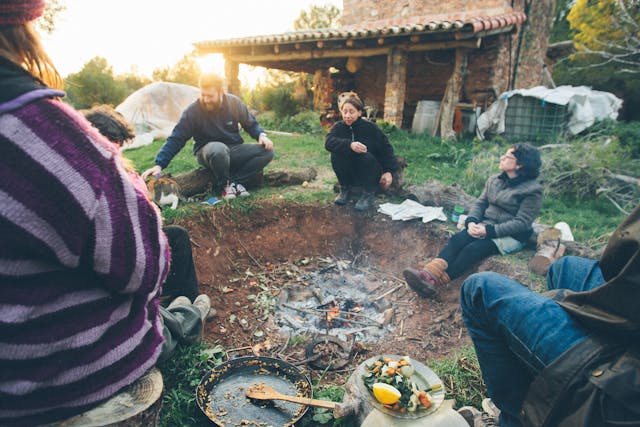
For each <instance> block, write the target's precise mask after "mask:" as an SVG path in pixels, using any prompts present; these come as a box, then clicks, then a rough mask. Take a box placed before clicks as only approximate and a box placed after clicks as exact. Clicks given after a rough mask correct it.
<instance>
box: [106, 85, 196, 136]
mask: <svg viewBox="0 0 640 427" xmlns="http://www.w3.org/2000/svg"><path fill="white" fill-rule="evenodd" d="M199 94H200V89H198V88H196V87H193V86H189V85H183V84H179V83H168V82H155V83H151V84H149V85H147V86H145V87H143V88H141V89H138V90H137V91H135V92H134V93H132V94H131V95H129V97H128V98H127V99H125V100H124V101H123V102H122V104H120V105H118V106H117V107H116V111H118V112H119V113H120V114H122V115H123V116H124V117H125V118H126V119H127V120H128V121H129V122H130V123H131V124H132V125H133V126H134V128H135V130H136V138H135V139H134V141H133V142H132V143H131V144H127V145H125V146H124V147H123V149H130V148H136V147H140V146H142V145H148V144H151V143H152V142H153V140H154V139H159V138H166V137H167V136H169V135H170V134H171V131H172V130H173V127H174V126H175V125H176V123H177V122H178V120H179V119H180V116H181V115H182V112H183V111H184V110H185V109H186V108H187V106H189V104H191V103H192V102H194V101H195V100H196V99H198V96H199Z"/></svg>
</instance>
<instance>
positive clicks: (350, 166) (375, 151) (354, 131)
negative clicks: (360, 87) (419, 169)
mask: <svg viewBox="0 0 640 427" xmlns="http://www.w3.org/2000/svg"><path fill="white" fill-rule="evenodd" d="M339 108H340V114H341V115H342V120H341V121H338V122H337V123H336V124H334V125H333V127H332V128H331V130H330V131H329V133H328V134H327V137H326V138H325V143H324V146H325V148H326V149H327V150H328V151H330V152H331V166H332V167H333V171H334V172H335V174H336V176H337V177H338V182H339V183H340V194H339V195H338V197H337V198H336V200H335V203H336V204H337V205H344V204H346V203H347V202H348V201H349V199H350V197H351V192H352V189H353V187H356V186H358V187H362V195H361V197H360V199H359V200H358V202H357V203H356V206H355V208H356V209H357V210H360V211H365V210H367V209H369V208H371V207H372V206H373V203H374V200H375V192H376V189H377V186H378V184H379V185H380V186H381V187H382V189H384V190H387V189H388V188H389V186H391V183H392V181H393V178H392V173H393V172H395V171H396V168H397V161H396V156H395V155H394V153H393V147H392V146H391V144H389V140H388V139H387V136H386V135H385V134H384V133H382V131H381V130H380V128H379V127H378V126H377V125H376V124H375V123H373V122H370V121H368V120H366V119H363V118H362V110H363V109H364V104H363V103H362V101H361V100H360V98H359V97H358V95H356V94H355V93H354V92H351V93H349V95H348V96H347V97H346V98H345V100H344V101H343V102H342V103H341V104H340V105H339Z"/></svg>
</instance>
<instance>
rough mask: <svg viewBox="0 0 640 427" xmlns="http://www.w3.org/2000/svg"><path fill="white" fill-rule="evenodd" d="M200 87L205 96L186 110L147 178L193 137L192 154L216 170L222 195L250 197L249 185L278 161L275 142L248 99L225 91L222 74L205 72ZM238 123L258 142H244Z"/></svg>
mask: <svg viewBox="0 0 640 427" xmlns="http://www.w3.org/2000/svg"><path fill="white" fill-rule="evenodd" d="M199 85H200V97H199V98H198V100H197V101H195V102H194V103H192V104H191V105H189V106H188V107H187V109H186V110H185V111H184V112H183V113H182V116H181V117H180V120H179V121H178V123H177V124H176V126H175V127H174V128H173V132H171V135H170V136H169V138H167V140H166V142H165V143H164V145H163V146H162V147H161V148H160V151H158V154H157V155H156V158H155V164H156V165H155V166H154V167H152V168H151V169H148V170H146V171H145V172H143V173H142V178H143V179H146V178H147V177H148V176H149V175H158V174H160V172H161V171H162V170H163V169H165V168H166V167H167V166H168V165H169V163H170V162H171V160H172V159H173V158H174V157H175V155H176V154H178V152H180V150H182V148H183V147H184V146H185V144H186V143H187V141H188V140H189V139H190V138H193V139H194V145H193V154H194V155H195V156H196V158H197V159H198V163H199V164H200V165H202V166H204V167H205V168H207V169H208V170H210V171H211V173H212V174H213V176H214V177H215V180H214V183H215V184H216V188H217V189H219V190H221V195H222V197H224V198H225V199H233V198H235V197H236V196H248V195H249V192H248V191H247V190H246V188H245V185H246V183H247V182H249V181H250V180H251V178H253V177H254V176H255V175H257V174H258V173H259V172H261V171H262V169H264V167H265V166H267V164H269V162H270V161H271V160H272V159H273V142H272V141H271V140H270V139H269V138H268V137H267V134H266V133H265V132H264V130H263V129H262V127H260V124H259V123H258V121H257V120H256V118H255V117H254V116H253V114H251V112H250V111H249V109H248V108H247V106H246V105H245V104H244V102H242V101H241V100H240V98H238V97H237V96H235V95H231V94H229V93H225V90H224V82H223V80H222V78H221V77H220V76H218V75H216V74H203V75H201V76H200V82H199ZM238 125H241V126H242V128H243V129H244V130H245V131H246V132H247V133H248V134H249V135H251V137H252V138H254V139H255V140H256V141H257V142H258V143H257V144H245V143H244V140H243V139H242V136H241V135H240V128H239V126H238Z"/></svg>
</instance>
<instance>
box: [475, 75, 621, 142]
mask: <svg viewBox="0 0 640 427" xmlns="http://www.w3.org/2000/svg"><path fill="white" fill-rule="evenodd" d="M513 95H521V96H528V97H533V98H537V99H540V100H542V101H544V102H550V103H552V104H558V105H566V106H567V111H568V113H569V121H568V123H567V129H568V131H569V132H570V133H572V134H573V135H576V134H578V133H580V132H582V131H583V130H585V129H587V128H588V127H590V126H591V125H593V124H594V123H595V122H596V121H598V120H604V119H612V120H616V119H617V118H618V110H619V109H620V108H621V107H622V100H621V99H620V98H618V97H616V96H615V95H614V94H612V93H609V92H602V91H599V90H593V89H591V88H589V87H586V86H559V87H557V88H555V89H549V88H546V87H544V86H536V87H534V88H531V89H518V90H512V91H509V92H504V93H503V94H502V95H500V98H499V99H498V100H497V101H496V102H494V103H493V104H491V106H490V107H489V108H487V111H485V112H484V113H482V114H481V115H480V117H478V127H477V128H476V129H477V135H478V138H480V139H484V134H485V132H487V131H489V132H490V133H492V134H496V135H499V134H501V133H504V130H505V126H507V125H508V124H505V113H506V111H507V106H508V105H509V98H510V97H512V96H513Z"/></svg>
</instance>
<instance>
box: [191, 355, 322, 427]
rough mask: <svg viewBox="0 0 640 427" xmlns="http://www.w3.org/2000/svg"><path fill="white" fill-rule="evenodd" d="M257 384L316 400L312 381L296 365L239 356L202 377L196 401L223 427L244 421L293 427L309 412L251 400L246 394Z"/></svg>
mask: <svg viewBox="0 0 640 427" xmlns="http://www.w3.org/2000/svg"><path fill="white" fill-rule="evenodd" d="M254 384H266V385H268V386H271V387H273V388H274V389H275V390H276V391H279V392H280V393H283V394H288V395H292V396H296V395H298V396H302V397H312V395H311V394H312V392H311V381H309V378H307V377H306V376H305V375H304V374H303V373H302V372H301V371H300V370H299V369H298V368H296V367H295V366H293V365H292V364H290V363H287V362H285V361H283V360H280V359H274V358H270V357H239V358H237V359H231V360H229V361H227V362H224V363H222V364H220V365H218V366H216V367H215V368H213V369H212V370H211V371H210V372H209V373H207V374H206V375H205V376H204V377H203V378H202V380H201V381H200V384H199V385H198V387H197V388H196V402H198V406H199V407H200V410H201V411H202V412H203V413H204V414H205V416H206V417H207V418H209V419H210V420H211V421H213V422H214V423H215V424H217V425H219V426H221V427H231V426H236V425H240V424H241V422H242V421H248V422H254V423H260V425H272V426H291V425H293V423H295V422H296V421H298V420H299V419H300V417H302V416H303V415H304V413H305V412H306V411H307V406H306V405H300V404H297V403H292V402H285V401H282V400H274V401H257V400H253V401H252V400H250V399H249V398H247V397H246V396H245V391H246V390H247V388H249V387H251V386H252V385H254ZM262 423H264V424H262Z"/></svg>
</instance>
